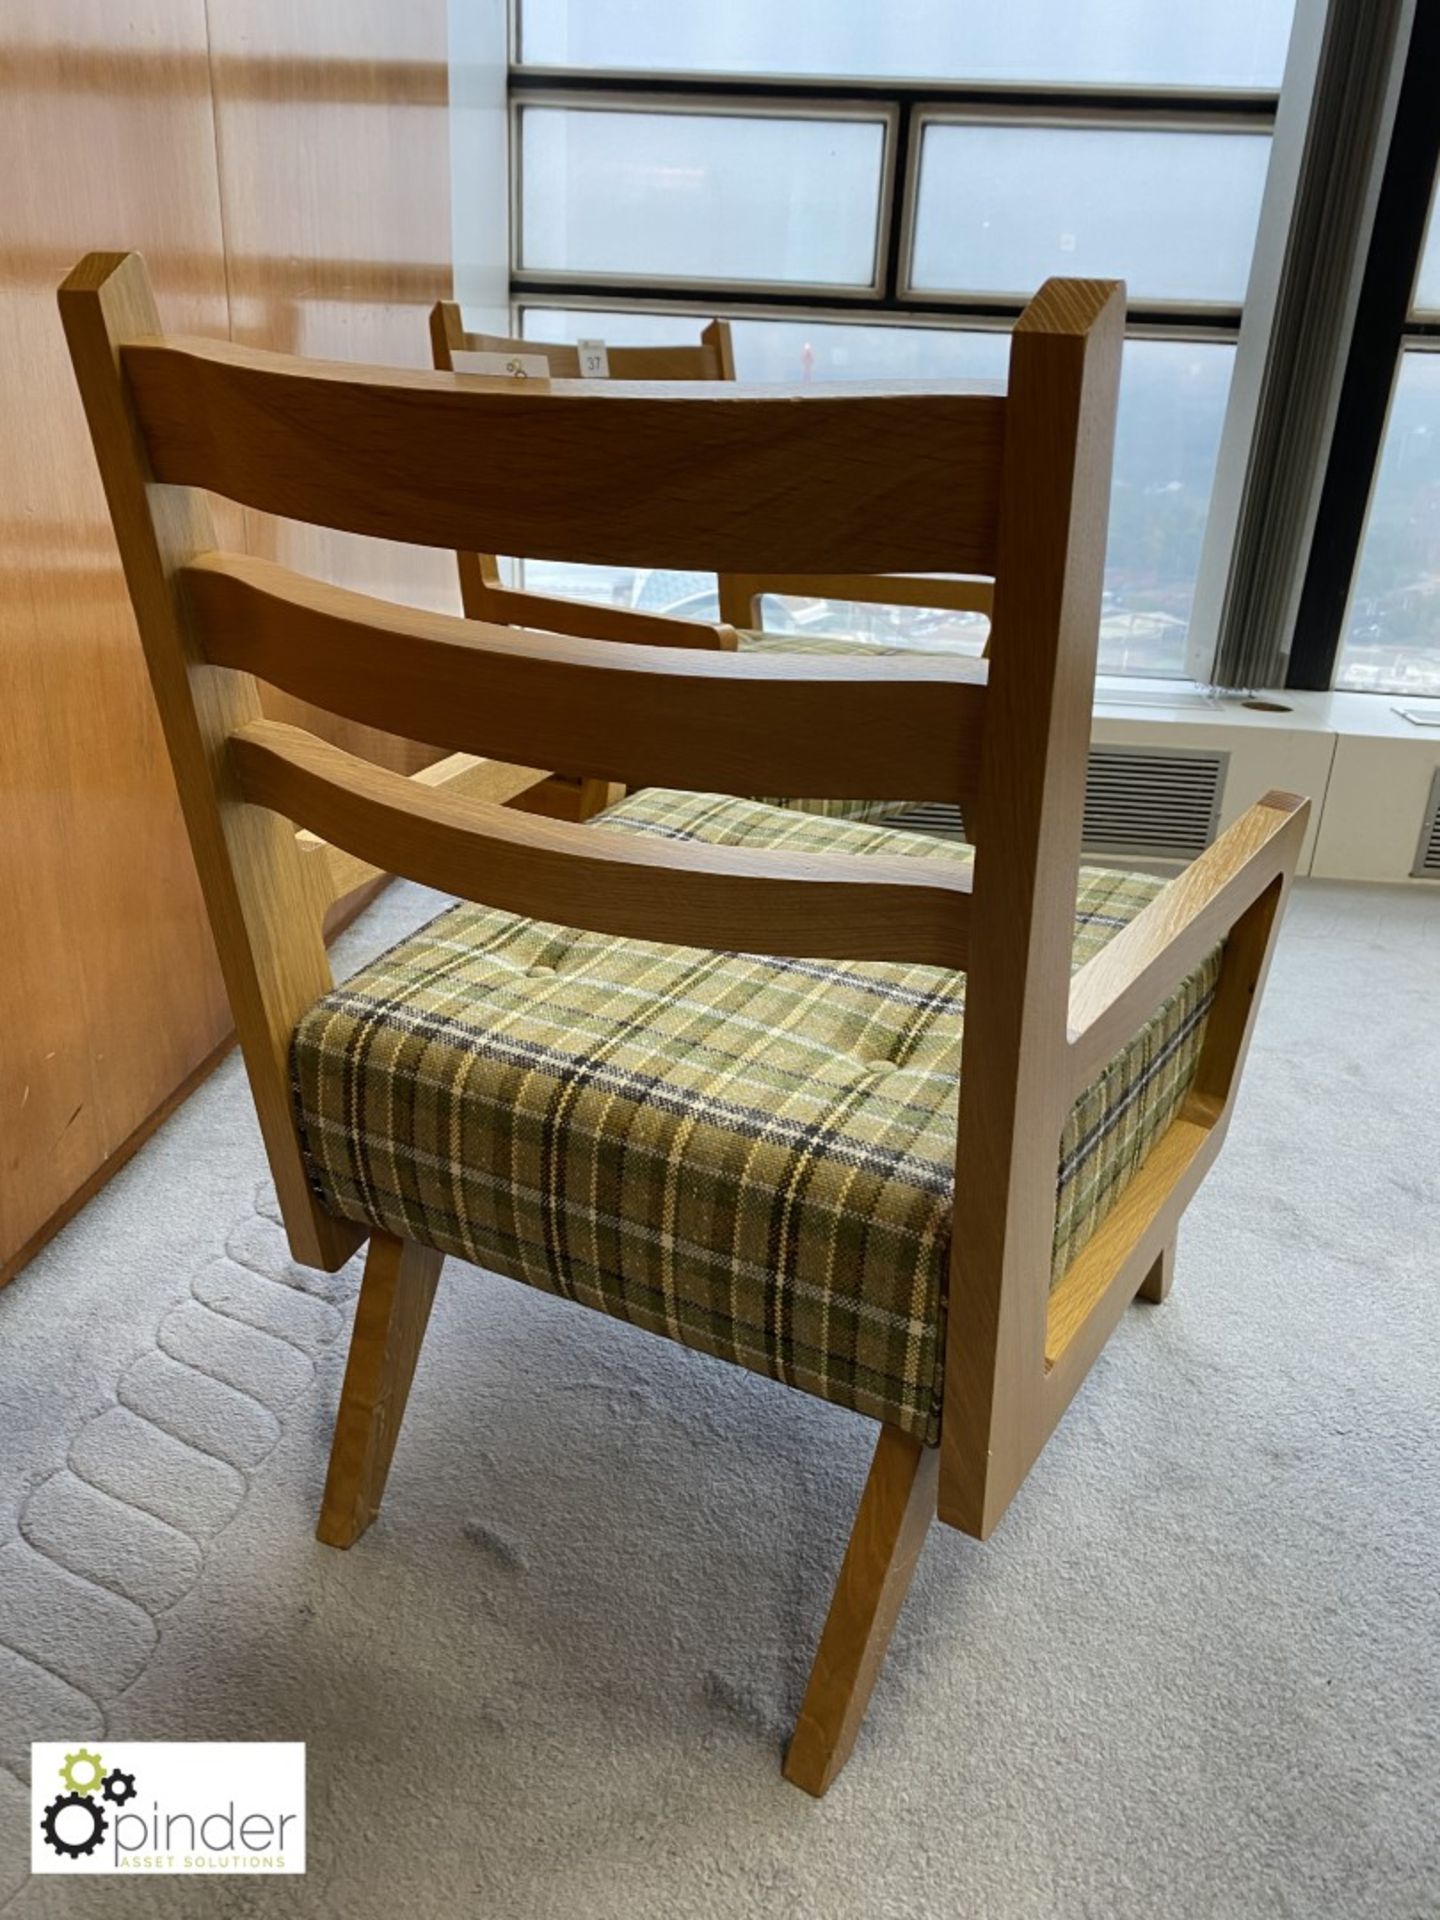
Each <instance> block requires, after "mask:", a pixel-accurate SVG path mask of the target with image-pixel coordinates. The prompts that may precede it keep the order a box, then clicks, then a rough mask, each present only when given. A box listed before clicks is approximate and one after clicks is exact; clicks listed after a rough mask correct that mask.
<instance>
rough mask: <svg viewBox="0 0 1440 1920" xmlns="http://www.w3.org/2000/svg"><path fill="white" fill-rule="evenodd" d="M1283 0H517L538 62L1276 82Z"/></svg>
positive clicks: (1172, 82)
mask: <svg viewBox="0 0 1440 1920" xmlns="http://www.w3.org/2000/svg"><path fill="white" fill-rule="evenodd" d="M1293 13H1294V0H1205V4H1204V5H1175V4H1165V3H1164V0H886V4H885V5H883V6H856V5H848V6H844V5H837V4H836V0H785V3H784V4H783V5H767V6H757V5H753V4H746V3H745V0H732V4H728V5H720V6H705V7H700V6H683V5H678V4H677V0H522V7H521V57H522V59H523V60H525V61H526V62H528V63H530V64H533V65H537V66H557V67H588V68H597V69H605V68H609V69H611V70H617V69H619V70H624V69H626V68H629V69H634V70H640V71H650V72H656V71H658V72H667V71H668V72H677V73H763V74H786V73H808V74H824V75H853V76H858V77H862V78H870V79H878V78H883V79H901V80H903V79H908V78H913V79H925V80H935V79H941V80H1049V81H1072V82H1074V81H1101V82H1103V81H1121V82H1130V83H1134V82H1143V83H1149V84H1153V85H1169V86H1188V87H1266V88H1270V87H1278V86H1279V84H1280V77H1281V73H1282V71H1283V68H1284V64H1285V47H1286V42H1287V41H1288V39H1289V35H1290V21H1291V16H1292V14H1293Z"/></svg>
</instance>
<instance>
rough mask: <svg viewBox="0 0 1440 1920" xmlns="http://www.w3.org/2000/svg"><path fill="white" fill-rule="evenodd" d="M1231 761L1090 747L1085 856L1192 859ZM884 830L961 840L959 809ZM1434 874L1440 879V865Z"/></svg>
mask: <svg viewBox="0 0 1440 1920" xmlns="http://www.w3.org/2000/svg"><path fill="white" fill-rule="evenodd" d="M1229 759H1230V756H1229V754H1228V753H1204V752H1199V751H1192V750H1191V749H1189V748H1168V749H1165V750H1163V751H1157V750H1155V749H1153V748H1149V747H1094V748H1092V749H1091V752H1090V771H1089V777H1088V779H1087V781H1086V789H1085V851H1086V853H1092V854H1106V855H1124V854H1129V855H1131V856H1133V857H1141V858H1145V859H1151V860H1193V859H1194V858H1195V856H1196V854H1198V853H1203V852H1204V851H1205V849H1206V847H1208V846H1209V844H1210V842H1211V841H1212V840H1213V839H1214V838H1215V826H1216V822H1217V821H1218V819H1219V817H1220V799H1221V795H1222V794H1223V793H1224V790H1225V770H1226V767H1227V765H1228V763H1229ZM1433 815H1434V809H1433V807H1432V817H1431V825H1430V837H1431V842H1432V848H1433V846H1434V845H1436V844H1440V829H1437V827H1436V824H1435V821H1434V818H1433ZM890 825H891V826H895V827H903V828H907V829H908V830H909V831H910V832H911V833H933V834H935V835H937V836H938V837H939V838H941V839H944V840H963V839H965V838H966V833H965V822H964V820H963V819H962V818H961V815H960V809H959V808H958V807H953V806H947V805H946V804H945V803H944V802H943V801H938V800H937V801H933V802H930V801H927V802H924V803H922V804H920V805H918V806H913V807H907V808H906V809H905V811H904V812H903V813H896V814H892V815H891V816H890ZM1423 853H1424V849H1423V847H1422V856H1423ZM1432 857H1433V858H1435V859H1436V860H1437V861H1440V852H1433V851H1432ZM1423 870H1424V871H1425V872H1430V871H1432V869H1430V868H1425V869H1423ZM1433 871H1435V872H1437V873H1440V864H1437V866H1436V867H1435V868H1434V869H1433Z"/></svg>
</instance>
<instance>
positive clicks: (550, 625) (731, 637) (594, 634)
mask: <svg viewBox="0 0 1440 1920" xmlns="http://www.w3.org/2000/svg"><path fill="white" fill-rule="evenodd" d="M484 617H485V619H487V620H492V621H494V622H495V623H496V624H497V625H500V626H516V627H535V628H537V629H538V630H539V631H541V632H542V633H569V634H575V635H577V636H578V637H579V638H581V639H585V640H628V641H629V642H631V644H632V645H635V646H640V647H707V648H710V649H712V650H716V649H718V650H719V651H721V652H725V653H733V652H734V651H735V648H736V646H737V645H738V644H739V643H738V640H737V637H736V633H735V629H734V628H733V627H731V626H727V625H726V624H725V623H724V622H723V621H722V622H720V623H719V624H717V625H715V626H707V625H705V624H704V623H703V622H701V621H699V620H674V619H671V618H670V617H669V615H667V614H663V613H642V612H641V611H640V610H639V609H638V608H636V607H607V606H605V605H603V604H602V603H601V602H599V601H594V600H566V599H565V598H563V596H561V595H558V594H548V593H526V592H524V591H522V590H521V589H520V588H518V587H488V588H487V589H486V593H485V613H484Z"/></svg>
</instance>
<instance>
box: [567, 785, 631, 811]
mask: <svg viewBox="0 0 1440 1920" xmlns="http://www.w3.org/2000/svg"><path fill="white" fill-rule="evenodd" d="M624 798H625V789H624V787H623V786H621V785H620V784H619V782H618V781H615V780H587V779H582V780H581V782H580V800H579V807H578V810H577V812H576V815H575V817H576V819H577V820H593V819H594V818H595V815H596V814H597V813H603V812H604V811H605V809H606V807H613V806H617V805H618V804H619V802H620V801H622V800H623V799H624Z"/></svg>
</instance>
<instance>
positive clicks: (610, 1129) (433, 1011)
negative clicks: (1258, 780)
mask: <svg viewBox="0 0 1440 1920" xmlns="http://www.w3.org/2000/svg"><path fill="white" fill-rule="evenodd" d="M592 831H595V832H612V831H620V832H627V833H640V834H650V835H656V836H659V837H661V838H663V839H667V840H677V839H679V840H684V839H697V840H706V841H712V842H721V843H724V844H728V845H748V846H785V847H789V848H794V849H797V850H798V849H808V850H817V849H820V850H823V849H826V848H841V849H848V850H850V851H853V852H860V853H864V852H884V853H886V854H891V855H894V854H897V853H905V854H910V855H913V856H914V857H915V858H916V859H920V860H951V861H954V860H965V859H968V858H969V857H970V853H969V849H968V848H961V847H957V846H955V845H953V844H951V843H947V842H945V841H941V840H936V839H930V838H926V837H924V836H921V835H914V834H905V833H899V832H896V831H895V830H893V829H886V828H882V827H866V826H858V825H855V824H853V823H847V822H843V821H834V820H828V819H823V818H820V817H818V816H815V815H807V814H797V813H793V812H785V811H781V810H780V809H778V808H775V807H767V806H763V805H761V804H760V803H758V802H756V801H749V800H732V799H722V798H719V797H716V796H715V795H704V794H698V795H697V794H685V793H671V792H660V791H649V792H644V793H641V794H639V795H637V796H635V797H634V798H632V799H629V800H626V801H625V802H623V803H622V804H621V805H620V806H619V807H617V808H614V809H612V810H611V812H610V813H609V814H607V815H605V816H604V818H603V820H602V821H601V822H600V823H597V824H596V825H594V826H593V828H592ZM1159 885H1160V882H1158V881H1155V880H1151V879H1149V878H1147V877H1144V876H1141V875H1134V874H1123V873H1114V872H1108V871H1105V870H1102V869H1097V868H1086V869H1083V870H1082V872H1081V876H1080V891H1079V900H1078V905H1077V910H1076V919H1075V947H1074V959H1075V964H1076V965H1077V966H1079V965H1080V964H1082V963H1083V962H1084V961H1085V960H1087V959H1088V958H1089V957H1090V956H1091V955H1092V954H1094V953H1095V952H1097V951H1098V950H1099V949H1100V948H1101V947H1103V946H1104V945H1105V943H1106V942H1107V941H1108V940H1109V939H1110V938H1111V937H1112V936H1113V935H1114V934H1115V932H1116V931H1117V930H1118V929H1119V928H1120V927H1122V926H1124V925H1125V924H1126V923H1127V922H1128V921H1129V920H1131V919H1132V918H1133V917H1134V915H1135V914H1136V913H1137V912H1138V911H1139V909H1140V908H1141V907H1142V906H1143V905H1144V904H1145V903H1146V901H1148V900H1149V899H1151V898H1152V897H1153V895H1154V893H1155V892H1156V891H1157V889H1158V887H1159ZM1217 965H1218V961H1217V957H1215V956H1212V958H1211V959H1210V960H1209V961H1207V962H1206V964H1205V965H1203V966H1202V967H1200V968H1199V969H1198V970H1197V971H1196V972H1195V973H1194V974H1193V975H1192V976H1191V977H1190V978H1189V979H1188V980H1187V981H1186V982H1185V983H1184V985H1183V986H1182V987H1181V989H1180V990H1179V991H1178V992H1177V993H1176V994H1175V995H1174V996H1173V997H1172V998H1171V999H1170V1000H1169V1001H1167V1003H1166V1004H1165V1006H1164V1007H1163V1008H1162V1009H1161V1010H1160V1012H1159V1013H1158V1014H1157V1015H1156V1017H1155V1018H1154V1019H1153V1020H1151V1021H1150V1023H1149V1024H1148V1025H1147V1026H1146V1027H1145V1028H1144V1030H1143V1031H1142V1032H1140V1033H1139V1034H1137V1035H1136V1036H1135V1038H1134V1040H1133V1041H1132V1042H1131V1044H1130V1045H1129V1046H1128V1047H1127V1048H1126V1049H1125V1050H1124V1052H1123V1053H1122V1054H1120V1055H1119V1056H1118V1058H1117V1059H1116V1060H1114V1061H1113V1062H1112V1064H1111V1065H1110V1066H1109V1068H1108V1069H1107V1070H1106V1071H1105V1073H1104V1074H1103V1075H1101V1077H1100V1078H1099V1079H1098V1080H1097V1081H1096V1083H1095V1084H1094V1086H1092V1087H1091V1088H1090V1089H1089V1091H1088V1092H1087V1093H1086V1094H1085V1095H1084V1096H1083V1097H1082V1098H1081V1099H1080V1100H1079V1101H1077V1103H1076V1105H1075V1108H1074V1111H1073V1113H1072V1114H1071V1116H1070V1121H1069V1124H1068V1126H1067V1127H1066V1129H1065V1134H1064V1138H1063V1141H1062V1143H1061V1150H1060V1151H1061V1157H1060V1164H1059V1166H1058V1168H1057V1177H1056V1184H1057V1192H1058V1207H1057V1213H1056V1222H1055V1238H1054V1266H1053V1275H1052V1277H1053V1278H1058V1277H1059V1276H1060V1275H1061V1274H1062V1273H1063V1272H1064V1270H1065V1268H1066V1266H1067V1264H1068V1263H1069V1261H1070V1259H1071V1258H1072V1257H1073V1256H1074V1254H1075V1253H1076V1252H1077V1250H1078V1249H1079V1248H1080V1247H1081V1246H1082V1245H1083V1244H1084V1242H1085V1241H1086V1239H1087V1238H1088V1237H1089V1235H1090V1234H1091V1233H1092V1232H1093V1231H1094V1229H1095V1227H1096V1225H1097V1224H1098V1222H1099V1221H1100V1220H1102V1219H1103V1218H1104V1216H1105V1214H1106V1212H1107V1211H1108V1209H1109V1208H1110V1207H1111V1206H1112V1205H1113V1204H1114V1202H1115V1199H1116V1196H1117V1195H1118V1194H1119V1192H1120V1191H1121V1189H1122V1188H1123V1187H1124V1185H1125V1183H1126V1181H1127V1180H1128V1179H1129V1178H1130V1177H1131V1175H1132V1174H1133V1173H1134V1172H1135V1170H1136V1168H1137V1166H1138V1165H1139V1163H1140V1161H1141V1160H1142V1159H1143V1157H1144V1155H1145V1153H1146V1151H1147V1149H1148V1148H1149V1146H1150V1145H1151V1143H1152V1142H1153V1141H1154V1140H1155V1139H1156V1137H1157V1136H1158V1134H1159V1133H1160V1132H1161V1131H1162V1130H1163V1129H1164V1127H1165V1126H1166V1125H1167V1123H1168V1122H1169V1121H1170V1120H1171V1118H1172V1117H1173V1116H1174V1114H1175V1113H1176V1110H1177V1108H1178V1106H1179V1103H1180V1101H1181V1099H1182V1098H1183V1096H1184V1093H1185V1090H1186V1088H1187V1087H1188V1085H1189V1083H1190V1080H1191V1078H1192V1076H1193V1074H1194V1070H1195V1064H1196V1059H1197V1056H1198V1053H1199V1048H1200V1043H1201V1038H1202V1035H1203V1032H1204V1026H1205V1020H1206V1015H1207V1011H1208V1008H1209V1004H1210V999H1211V996H1212V994H1213V991H1214V982H1215V977H1216V972H1217ZM964 985H965V982H964V976H963V975H960V974H956V973H950V972H945V971H942V970H940V969H937V968H933V967H922V966H901V965H895V964H879V963H867V964H859V963H844V964H841V963H835V962H819V961H799V960H774V959H757V958H753V957H748V956H744V955H736V954H715V953H704V952H699V951H695V950H692V949H687V948H668V947H659V946H652V945H647V944H642V943H640V942H636V941H623V940H614V939H610V938H607V937H604V936H601V935H597V934H590V933H582V932H577V931H575V930H573V929H571V928H566V927H558V926H551V925H546V924H542V923H540V922H537V921H533V920H525V919H520V918H517V917H515V916H514V915H511V914H506V913H500V912H496V911H493V910H491V909H488V908H485V907H478V906H473V905H461V906H458V907H454V908H452V909H450V910H449V911H448V912H445V913H442V914H441V915H440V916H439V918H438V919H436V920H433V921H432V922H431V923H430V924H429V925H428V926H427V927H425V928H423V929H422V930H421V931H420V932H419V933H417V934H415V935H414V936H413V937H412V938H410V939H408V940H406V941H404V942H403V943H402V944H401V945H399V946H397V947H395V948H393V949H392V950H391V951H390V952H389V953H387V954H386V955H385V956H384V957H383V958H382V959H380V960H377V961H376V962H375V963H374V964H373V965H372V966H369V967H367V968H365V969H364V971H363V972H361V973H359V974H358V975H356V976H355V977H354V978H353V979H351V980H349V981H347V982H346V983H345V984H344V985H343V986H341V987H338V988H336V989H335V990H334V991H333V992H332V993H329V994H327V995H326V997H325V998H324V999H323V1000H321V1001H320V1002H319V1003H318V1004H317V1005H316V1006H315V1007H313V1008H312V1009H311V1010H310V1012H309V1013H308V1014H307V1015H306V1016H305V1018H304V1019H303V1020H302V1021H301V1023H300V1025H299V1028H298V1030H297V1032H296V1035H295V1042H294V1054H293V1061H294V1075H295V1088H296V1097H297V1100H298V1103H299V1110H300V1117H301V1125H302V1129H303V1135H304V1141H305V1146H306V1153H307V1156H308V1159H309V1165H310V1169H311V1175H312V1178H313V1180H314V1183H315V1186H316V1188H317V1190H318V1192H319V1193H320V1195H321V1196H322V1198H323V1200H324V1202H325V1204H326V1206H327V1207H329V1208H330V1209H331V1210H332V1211H334V1212H335V1213H338V1214H341V1215H343V1216H345V1217H346V1218H347V1219H351V1220H357V1221H362V1222H366V1223H369V1224H370V1225H372V1226H376V1227H380V1228H383V1229H384V1230H385V1231H387V1232H389V1233H392V1234H397V1235H400V1236H402V1237H404V1238H407V1239H411V1240H417V1241H420V1242H423V1243H426V1244H428V1245H431V1246H434V1247H438V1248H441V1249H443V1250H444V1251H445V1252H446V1253H453V1254H458V1255H460V1256H461V1257H462V1258H464V1259H467V1260H471V1261H474V1262H476V1263H477V1264H478V1265H480V1266H483V1267H487V1268H490V1269H492V1270H493V1271H495V1272H498V1273H502V1274H508V1275H510V1276H511V1277H513V1278H514V1279H517V1280H524V1281H528V1282H529V1283H530V1284H531V1285H533V1286H537V1287H543V1288H546V1289H548V1290H549V1291H551V1292H554V1293H558V1294H563V1295H565V1296H566V1297H567V1298H569V1299H572V1300H578V1301H581V1302H583V1303H584V1304H585V1305H587V1306H591V1307H598V1308H600V1309H601V1310H602V1311H604V1312H606V1313H610V1314H614V1315H617V1316H618V1317H619V1318H621V1319H623V1320H629V1321H632V1322H633V1323H634V1324H636V1325H637V1326H642V1327H648V1328H650V1329H651V1330H652V1331H654V1332H656V1333H663V1334H668V1335H669V1336H670V1337H671V1338H672V1339H675V1340H679V1341H682V1342H683V1343H684V1344H685V1345H687V1346H691V1347H696V1348H700V1349H702V1350H703V1351H705V1352H707V1353H711V1354H716V1355H718V1356H719V1357H721V1358H722V1359H726V1360H731V1361H735V1362H738V1363H739V1364H740V1365H741V1366H745V1367H750V1368H752V1369H754V1370H755V1371H756V1372H759V1373H764V1374H768V1375H770V1376H771V1377H772V1378H774V1379H777V1380H784V1381H788V1382H789V1383H790V1384H791V1385H792V1386H796V1387H800V1388H803V1389H804V1390H806V1391H807V1392H810V1393H813V1394H818V1395H820V1396H822V1397H823V1398H825V1399H828V1400H834V1401H837V1402H838V1403H839V1404H841V1405H842V1406H847V1407H852V1408H855V1409H856V1410H858V1411H859V1412H861V1413H865V1414H870V1415H873V1416H875V1417H876V1418H878V1419H881V1420H886V1421H890V1422H893V1423H894V1424H895V1425H896V1426H898V1427H901V1428H903V1429H904V1430H905V1431H906V1432H907V1433H909V1434H911V1435H913V1436H916V1437H917V1438H923V1439H926V1440H933V1439H934V1437H935V1434H936V1430H937V1396H938V1375H939V1369H940V1366H941V1361H942V1357H943V1346H944V1342H943V1338H942V1311H943V1310H942V1304H941V1303H942V1285H943V1280H944V1275H945V1271H946V1259H947V1254H948V1245H949V1237H950V1202H951V1192H952V1184H953V1176H954V1157H955V1128H956V1107H957V1084H958V1081H957V1076H958V1070H959V1062H960V1035H961V1028H962V1024H963V1019H964Z"/></svg>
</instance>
